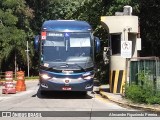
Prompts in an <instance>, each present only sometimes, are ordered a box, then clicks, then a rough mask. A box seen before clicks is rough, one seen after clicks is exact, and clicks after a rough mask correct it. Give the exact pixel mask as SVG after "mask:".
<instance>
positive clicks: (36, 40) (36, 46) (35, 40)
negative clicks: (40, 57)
mask: <svg viewBox="0 0 160 120" xmlns="http://www.w3.org/2000/svg"><path fill="white" fill-rule="evenodd" d="M38 48H39V35H36V36H35V38H34V49H35V50H36V51H38Z"/></svg>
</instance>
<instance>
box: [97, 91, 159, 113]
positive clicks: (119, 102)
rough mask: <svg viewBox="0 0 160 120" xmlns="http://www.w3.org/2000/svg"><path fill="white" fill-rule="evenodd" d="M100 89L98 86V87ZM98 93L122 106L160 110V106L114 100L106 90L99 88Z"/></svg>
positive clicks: (153, 110)
mask: <svg viewBox="0 0 160 120" xmlns="http://www.w3.org/2000/svg"><path fill="white" fill-rule="evenodd" d="M99 89H100V88H99ZM99 93H100V95H101V96H102V97H104V98H106V99H109V100H110V101H112V102H115V103H117V104H120V105H124V106H128V107H132V108H136V109H141V110H146V111H152V112H160V108H155V107H150V106H146V107H145V106H142V105H140V104H133V103H127V102H123V101H122V100H121V101H120V100H116V99H114V98H113V97H111V96H110V95H108V94H107V92H104V91H103V90H101V89H100V91H99Z"/></svg>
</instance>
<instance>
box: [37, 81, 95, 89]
mask: <svg viewBox="0 0 160 120" xmlns="http://www.w3.org/2000/svg"><path fill="white" fill-rule="evenodd" d="M68 81H69V82H68ZM71 81H75V82H71ZM40 90H41V91H92V90H93V80H92V79H91V80H83V79H82V80H78V81H77V80H64V79H63V80H40Z"/></svg>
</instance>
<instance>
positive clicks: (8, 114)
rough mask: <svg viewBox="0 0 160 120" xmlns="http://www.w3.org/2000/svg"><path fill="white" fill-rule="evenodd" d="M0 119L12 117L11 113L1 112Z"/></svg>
mask: <svg viewBox="0 0 160 120" xmlns="http://www.w3.org/2000/svg"><path fill="white" fill-rule="evenodd" d="M2 117H12V114H11V112H2Z"/></svg>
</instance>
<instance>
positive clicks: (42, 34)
mask: <svg viewBox="0 0 160 120" xmlns="http://www.w3.org/2000/svg"><path fill="white" fill-rule="evenodd" d="M46 34H47V33H46V32H41V39H42V40H46Z"/></svg>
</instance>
